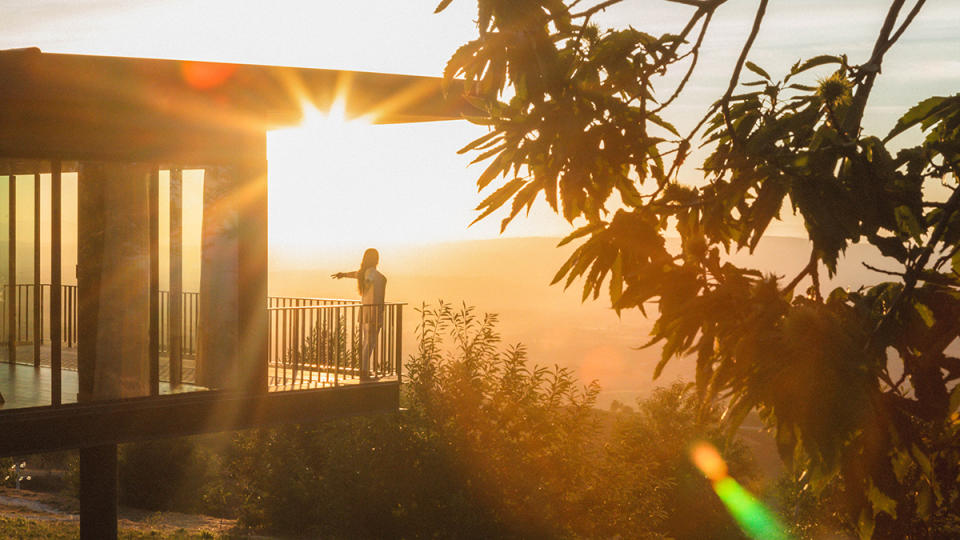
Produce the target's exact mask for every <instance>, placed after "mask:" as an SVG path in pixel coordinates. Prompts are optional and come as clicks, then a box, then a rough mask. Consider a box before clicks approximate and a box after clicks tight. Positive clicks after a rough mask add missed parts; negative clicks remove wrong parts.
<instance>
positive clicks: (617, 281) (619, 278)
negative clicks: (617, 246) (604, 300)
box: [610, 252, 623, 314]
mask: <svg viewBox="0 0 960 540" xmlns="http://www.w3.org/2000/svg"><path fill="white" fill-rule="evenodd" d="M622 295H623V254H622V253H619V252H618V253H617V258H616V259H614V260H613V266H612V268H611V274H610V303H611V304H613V305H614V309H615V310H616V311H617V313H618V314H619V313H620V309H619V308H617V307H616V304H617V302H618V301H619V300H620V297H621V296H622Z"/></svg>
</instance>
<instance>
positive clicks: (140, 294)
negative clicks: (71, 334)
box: [77, 163, 151, 401]
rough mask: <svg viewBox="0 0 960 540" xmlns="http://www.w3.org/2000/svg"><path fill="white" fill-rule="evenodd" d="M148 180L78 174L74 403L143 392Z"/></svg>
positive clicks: (85, 170)
mask: <svg viewBox="0 0 960 540" xmlns="http://www.w3.org/2000/svg"><path fill="white" fill-rule="evenodd" d="M149 177H150V167H149V166H145V165H134V164H117V163H84V164H83V165H82V166H81V168H80V173H79V176H78V189H77V197H78V205H79V208H78V230H79V238H80V243H79V245H78V250H77V251H78V254H77V255H78V256H77V263H78V264H77V266H78V275H77V283H78V287H77V297H78V298H77V302H78V321H77V322H78V324H79V328H78V330H79V336H78V351H77V353H78V354H77V363H78V371H79V373H78V376H79V379H80V395H79V400H80V401H89V400H91V399H117V398H125V397H134V396H145V395H148V394H149V393H150V355H149V349H150V324H149V322H150V277H151V275H150V249H149V248H150V236H149V226H148V202H149V201H148V186H149Z"/></svg>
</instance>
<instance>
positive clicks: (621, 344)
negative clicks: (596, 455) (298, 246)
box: [270, 237, 884, 407]
mask: <svg viewBox="0 0 960 540" xmlns="http://www.w3.org/2000/svg"><path fill="white" fill-rule="evenodd" d="M557 242H558V239H556V238H502V239H494V240H476V241H466V242H457V243H444V244H434V245H423V246H415V247H406V248H397V247H386V248H383V249H381V250H380V251H381V265H380V269H381V271H383V272H384V274H386V275H387V277H388V286H387V297H388V300H390V301H404V302H407V303H408V304H409V308H408V309H407V310H406V312H405V320H404V330H405V334H406V335H405V337H404V347H405V353H406V354H409V353H410V352H412V350H413V344H414V343H415V342H414V330H415V327H416V321H417V315H416V313H415V312H414V310H413V308H415V307H418V306H419V305H420V304H421V303H422V302H433V303H435V302H436V301H437V300H438V299H443V300H444V301H447V302H454V303H460V302H466V303H467V304H470V305H475V306H476V307H477V308H478V309H479V310H482V311H487V312H494V313H498V314H499V316H500V331H501V334H502V335H503V338H504V342H505V343H516V342H519V341H522V342H523V343H524V344H525V345H526V346H527V349H528V352H529V355H530V360H531V361H532V362H533V363H536V364H540V365H548V366H552V365H554V364H556V365H559V366H561V367H566V368H569V369H571V370H573V371H574V372H575V373H576V374H577V375H578V376H579V378H580V379H581V380H582V381H584V382H588V381H590V380H593V379H596V380H598V381H599V382H600V384H601V386H602V387H603V392H602V394H601V396H600V406H602V407H606V406H608V405H609V404H610V403H611V402H612V401H613V400H614V399H617V400H620V401H622V402H625V403H633V401H634V400H635V399H636V398H637V397H643V396H646V395H647V394H649V392H650V391H651V390H652V389H653V388H655V387H656V386H659V385H662V384H668V383H670V382H672V381H674V380H677V379H682V380H691V379H692V377H693V363H692V360H691V359H675V360H672V361H671V363H670V364H669V365H668V367H667V369H666V370H665V371H664V372H663V374H662V375H661V380H659V381H653V380H652V375H653V370H654V367H655V366H656V363H657V361H658V360H659V357H660V351H659V348H658V347H651V348H649V349H638V348H639V347H640V346H642V345H644V344H645V343H646V342H647V340H648V339H649V333H650V329H651V327H652V324H653V321H651V320H647V319H644V318H643V317H642V315H640V313H638V312H636V310H632V311H630V312H625V313H623V315H622V317H620V318H618V317H617V315H616V314H615V313H614V312H613V310H611V309H610V308H609V307H608V306H609V301H608V299H607V298H606V297H605V296H603V295H601V297H600V298H599V299H598V300H596V301H594V300H588V301H587V302H585V303H582V304H581V303H580V291H581V288H580V286H579V285H578V283H574V284H573V285H572V286H571V288H570V290H568V291H566V292H564V291H563V288H562V286H559V285H555V286H552V287H551V286H549V283H550V281H551V280H552V278H553V275H554V273H555V272H556V270H557V269H558V268H559V267H560V265H561V264H562V263H563V261H564V260H566V257H567V256H568V255H569V253H570V252H571V251H572V248H571V247H567V246H565V247H564V248H559V249H558V248H556V244H557ZM808 245H809V244H808V242H807V240H804V239H799V238H785V237H771V238H767V239H765V240H764V241H763V243H762V244H761V245H760V246H759V247H758V250H757V253H756V256H755V257H754V258H753V262H754V264H753V266H754V267H755V268H758V269H760V270H762V271H764V272H773V273H776V274H779V275H784V276H790V277H792V276H793V275H795V273H796V272H797V271H798V270H799V269H800V268H802V267H803V266H804V264H805V263H806V261H807V259H808V257H809V247H808ZM359 255H360V254H359V253H355V254H354V253H349V254H346V253H330V254H325V255H324V257H323V262H322V263H310V262H307V261H303V260H299V261H298V260H297V259H296V258H292V257H290V256H289V255H288V256H287V258H285V259H283V260H278V262H276V263H274V264H273V267H272V269H271V280H270V283H271V285H270V286H271V294H284V295H314V296H316V295H321V296H332V297H341V298H352V297H355V296H356V295H357V292H356V284H355V282H353V281H352V280H342V281H336V280H332V279H330V278H329V275H330V274H331V273H333V272H337V271H343V270H351V269H353V268H355V267H356V266H357V265H358V263H359ZM748 257H749V256H748V255H747V254H740V255H736V256H734V257H733V258H734V260H735V261H737V262H738V263H745V262H747V260H748ZM864 260H867V261H872V264H875V265H881V266H882V265H883V264H884V262H883V261H881V260H880V258H879V255H878V254H876V253H875V252H874V251H873V250H872V248H871V247H870V246H863V245H855V246H851V247H850V248H849V249H848V250H847V259H846V260H845V262H843V263H842V265H841V267H840V272H839V274H838V276H836V277H835V278H833V279H830V278H828V277H827V276H826V275H824V276H823V277H822V280H823V282H824V290H825V291H829V290H830V289H832V288H833V287H836V286H841V287H855V286H858V285H859V284H862V283H869V282H876V281H879V279H878V277H877V276H878V274H876V273H874V272H872V271H869V270H867V269H866V268H864V267H863V266H862V265H861V264H860V262H861V261H864ZM296 266H299V268H295V267H296ZM806 286H807V285H806V284H801V288H799V289H798V290H803V289H802V288H804V287H806ZM654 314H655V313H654Z"/></svg>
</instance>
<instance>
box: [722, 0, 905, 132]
mask: <svg viewBox="0 0 960 540" xmlns="http://www.w3.org/2000/svg"><path fill="white" fill-rule="evenodd" d="M900 1H901V2H902V1H903V0H900ZM766 11H767V0H760V5H759V6H757V15H756V16H755V17H754V19H753V28H751V29H750V37H748V38H747V42H746V43H745V44H744V45H743V49H741V50H740V58H738V59H737V65H736V67H734V69H733V75H732V76H731V77H730V84H729V85H728V86H727V91H726V92H724V94H723V97H722V98H720V99H721V107H722V109H723V121H724V123H726V125H727V133H729V134H730V142H731V144H732V145H734V146H736V142H737V141H736V137H735V136H734V133H733V122H732V121H731V120H730V98H731V97H732V96H733V90H734V89H735V88H736V87H737V83H738V82H739V81H740V71H741V70H743V64H745V63H746V61H747V55H749V54H750V47H753V40H754V39H756V38H757V33H758V32H760V23H761V22H763V15H764V13H766Z"/></svg>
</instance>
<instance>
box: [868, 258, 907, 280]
mask: <svg viewBox="0 0 960 540" xmlns="http://www.w3.org/2000/svg"><path fill="white" fill-rule="evenodd" d="M860 264H862V265H863V266H864V268H866V269H867V270H873V271H874V272H879V273H881V274H886V275H888V276H897V277H899V278H902V277H903V276H904V273H903V272H892V271H890V270H884V269H883V268H877V267H876V266H872V265H869V264H867V263H865V262H862V261H861V262H860Z"/></svg>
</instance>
